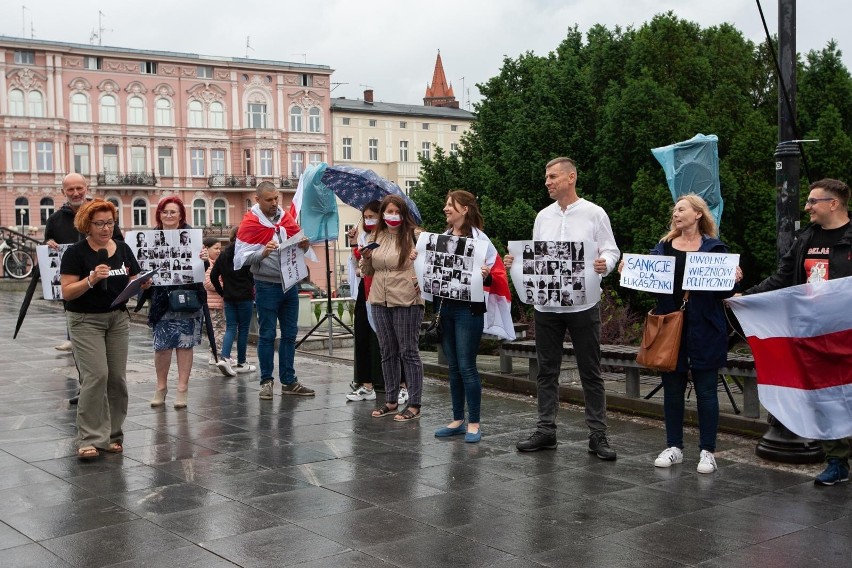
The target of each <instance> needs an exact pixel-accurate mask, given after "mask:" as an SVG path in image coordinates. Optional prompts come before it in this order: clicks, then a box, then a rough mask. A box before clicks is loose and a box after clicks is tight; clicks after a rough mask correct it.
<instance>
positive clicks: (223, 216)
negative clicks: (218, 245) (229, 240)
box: [213, 199, 228, 226]
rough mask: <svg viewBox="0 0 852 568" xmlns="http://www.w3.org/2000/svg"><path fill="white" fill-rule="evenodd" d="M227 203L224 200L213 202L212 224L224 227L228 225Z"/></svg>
mask: <svg viewBox="0 0 852 568" xmlns="http://www.w3.org/2000/svg"><path fill="white" fill-rule="evenodd" d="M227 217H228V202H227V201H225V200H224V199H214V200H213V224H214V225H220V226H224V225H226V224H227V223H228V219H227Z"/></svg>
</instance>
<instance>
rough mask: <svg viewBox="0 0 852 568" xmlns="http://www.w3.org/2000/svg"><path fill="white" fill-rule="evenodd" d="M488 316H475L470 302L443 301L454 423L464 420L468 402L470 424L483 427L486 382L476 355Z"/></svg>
mask: <svg viewBox="0 0 852 568" xmlns="http://www.w3.org/2000/svg"><path fill="white" fill-rule="evenodd" d="M484 317H485V316H484V315H482V314H480V315H473V314H472V313H471V311H470V305H468V303H467V302H453V301H446V300H443V301H442V306H441V330H442V337H441V346H442V347H443V348H444V355H445V356H446V357H447V367H448V369H449V374H450V397H451V398H452V401H453V420H464V404H465V401H467V416H468V422H470V423H472V424H479V406H480V402H481V400H482V382H481V381H480V379H479V371H477V369H476V352H477V350H478V349H479V341H480V339H482V325H483V319H484Z"/></svg>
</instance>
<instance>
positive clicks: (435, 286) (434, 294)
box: [414, 232, 488, 302]
mask: <svg viewBox="0 0 852 568" xmlns="http://www.w3.org/2000/svg"><path fill="white" fill-rule="evenodd" d="M487 252H488V242H486V241H480V240H477V239H473V238H465V237H457V236H455V235H441V234H437V233H426V232H424V233H421V234H420V238H419V239H418V240H417V258H416V259H415V261H414V271H415V272H416V273H417V279H418V281H419V284H420V290H421V292H422V296H423V297H424V298H425V299H426V300H430V301H434V300H435V299H436V298H449V299H451V300H461V301H465V302H483V301H485V294H484V292H483V290H482V272H481V268H482V266H483V265H484V264H485V255H486V253H487Z"/></svg>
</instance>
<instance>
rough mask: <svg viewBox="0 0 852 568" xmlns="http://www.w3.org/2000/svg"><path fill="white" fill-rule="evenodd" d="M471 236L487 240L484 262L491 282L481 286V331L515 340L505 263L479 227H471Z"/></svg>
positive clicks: (510, 295) (510, 294)
mask: <svg viewBox="0 0 852 568" xmlns="http://www.w3.org/2000/svg"><path fill="white" fill-rule="evenodd" d="M472 233H473V237H474V238H475V239H478V240H484V241H488V252H486V253H485V264H487V265H488V266H490V267H491V284H490V285H489V286H483V290H484V291H485V293H486V294H487V296H486V298H485V309H486V312H485V322H484V323H483V329H482V331H483V333H487V334H488V335H493V336H495V337H499V338H500V339H506V340H508V341H514V340H515V324H514V322H512V292H511V290H510V289H509V277H508V274H507V273H506V265H504V264H503V259H502V258H500V255H499V254H497V249H496V248H494V245H493V244H491V241H490V240H489V239H488V237H487V236H485V233H483V232H482V231H480V230H479V229H476V228H473V230H472Z"/></svg>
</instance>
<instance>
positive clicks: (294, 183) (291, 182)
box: [278, 176, 299, 191]
mask: <svg viewBox="0 0 852 568" xmlns="http://www.w3.org/2000/svg"><path fill="white" fill-rule="evenodd" d="M278 184H279V186H280V187H281V189H292V190H293V191H296V188H297V187H298V186H299V176H281V177H280V178H279V179H278Z"/></svg>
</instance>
